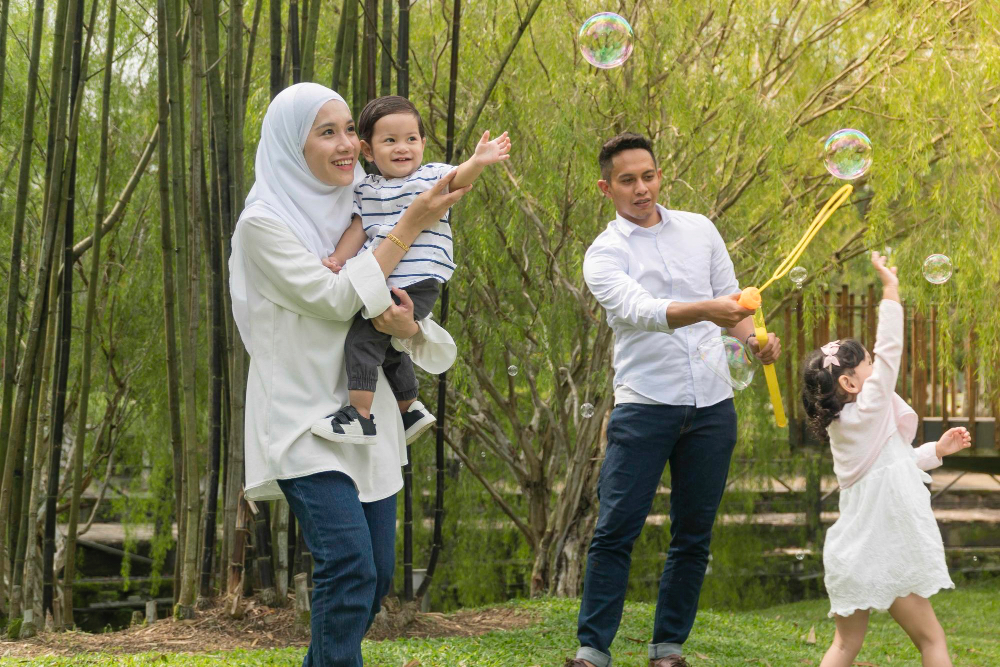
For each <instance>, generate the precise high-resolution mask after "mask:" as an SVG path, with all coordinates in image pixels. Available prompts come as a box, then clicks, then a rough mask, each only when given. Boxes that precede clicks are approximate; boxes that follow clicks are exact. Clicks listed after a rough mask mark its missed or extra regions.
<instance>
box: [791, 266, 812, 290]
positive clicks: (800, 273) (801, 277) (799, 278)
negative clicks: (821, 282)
mask: <svg viewBox="0 0 1000 667" xmlns="http://www.w3.org/2000/svg"><path fill="white" fill-rule="evenodd" d="M806 275H808V274H807V273H806V270H805V269H803V268H802V267H801V266H796V267H795V268H794V269H792V270H791V271H789V272H788V279H789V280H791V281H792V282H793V283H795V289H802V283H803V282H805V279H806Z"/></svg>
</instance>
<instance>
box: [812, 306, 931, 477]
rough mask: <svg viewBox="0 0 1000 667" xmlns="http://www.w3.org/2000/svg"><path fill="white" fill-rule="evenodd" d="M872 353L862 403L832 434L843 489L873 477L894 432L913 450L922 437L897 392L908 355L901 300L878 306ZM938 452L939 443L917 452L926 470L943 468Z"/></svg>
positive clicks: (845, 412)
mask: <svg viewBox="0 0 1000 667" xmlns="http://www.w3.org/2000/svg"><path fill="white" fill-rule="evenodd" d="M873 352H874V355H873V356H874V357H875V359H874V361H873V362H872V374H871V375H870V376H869V377H868V379H867V380H865V383H864V385H863V386H862V387H861V392H860V393H858V397H857V400H855V401H853V402H851V403H848V404H846V405H845V406H844V408H843V409H842V410H841V412H840V416H839V417H837V418H836V419H834V420H833V422H832V423H831V424H830V427H829V429H828V430H827V433H828V434H829V436H830V449H831V451H832V452H833V471H834V472H835V473H836V474H837V481H838V482H839V484H840V488H842V489H846V488H848V487H849V486H851V485H852V484H854V483H855V482H857V481H858V480H859V479H861V478H862V477H863V476H864V474H865V473H866V472H868V470H869V469H870V468H871V467H872V464H873V463H875V460H876V459H877V458H878V455H879V454H880V453H881V452H882V448H883V447H884V446H885V443H886V442H887V441H888V440H889V436H891V435H892V434H893V432H894V431H899V434H900V435H901V436H902V438H903V441H904V442H905V443H906V444H908V445H909V444H910V443H912V442H913V438H914V437H915V436H916V434H917V413H916V412H914V411H913V408H911V407H910V406H909V405H907V404H906V401H904V400H903V399H902V398H900V396H899V394H897V393H896V392H895V386H896V378H897V377H898V375H899V364H900V361H901V358H902V355H903V306H901V305H900V303H899V302H898V301H891V300H889V299H883V300H882V303H881V304H879V309H878V330H877V332H876V334H875V349H874V350H873ZM936 447H937V443H935V442H927V443H924V444H923V445H921V446H920V447H917V448H916V464H917V466H918V467H919V468H920V469H921V470H931V469H932V468H936V467H938V466H940V465H941V463H942V461H941V459H939V458H938V457H937V452H936Z"/></svg>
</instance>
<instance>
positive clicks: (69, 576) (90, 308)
mask: <svg viewBox="0 0 1000 667" xmlns="http://www.w3.org/2000/svg"><path fill="white" fill-rule="evenodd" d="M93 7H94V8H95V10H96V7H97V3H94V5H93ZM117 9H118V3H117V0H110V4H109V6H108V27H107V46H106V49H105V60H104V88H103V92H102V99H101V143H100V153H99V156H98V164H97V207H96V217H95V218H94V245H93V248H92V253H93V254H92V256H91V258H90V262H91V263H90V282H89V284H88V289H87V310H86V314H85V316H84V325H83V368H82V370H81V372H80V373H81V375H80V377H81V380H82V382H81V385H82V386H81V389H80V403H79V406H78V408H77V410H78V413H77V425H76V438H75V443H76V446H75V447H74V450H73V497H72V500H71V503H70V511H69V527H68V530H67V534H66V565H65V570H64V573H63V602H64V605H65V606H64V609H63V623H64V624H65V625H66V627H72V626H73V578H74V576H75V574H76V536H77V525H78V523H79V520H80V495H81V493H82V492H83V450H84V443H85V441H86V437H87V412H88V405H89V402H90V365H91V357H92V347H91V340H92V334H93V328H94V311H95V309H96V305H97V285H98V282H99V281H98V272H99V269H100V258H101V227H102V223H103V222H104V207H105V198H106V192H107V173H108V128H109V118H110V113H111V111H110V106H111V71H112V68H113V65H114V45H115V18H116V14H117ZM93 14H94V12H93V11H92V14H91V21H90V24H91V25H94V18H93ZM69 245H70V246H72V243H70V244H69ZM70 252H71V253H72V250H71V251H70ZM66 261H67V264H65V265H64V268H63V270H64V272H67V273H72V271H71V270H69V267H70V266H72V258H71V257H68V258H67V260H66Z"/></svg>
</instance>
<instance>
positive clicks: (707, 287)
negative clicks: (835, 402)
mask: <svg viewBox="0 0 1000 667" xmlns="http://www.w3.org/2000/svg"><path fill="white" fill-rule="evenodd" d="M657 209H658V210H659V212H660V219H661V222H660V223H659V224H657V225H654V226H653V227H650V228H644V227H640V226H638V225H636V224H634V223H632V222H629V221H628V220H626V219H624V218H623V217H621V216H620V215H619V216H617V217H616V218H615V219H614V220H612V221H611V222H610V223H608V227H607V229H605V230H604V231H603V232H601V235H600V236H598V237H597V239H596V240H595V241H594V242H593V243H592V244H591V246H590V248H588V249H587V254H586V257H585V258H584V261H583V276H584V279H585V280H586V281H587V286H588V287H589V288H590V291H591V292H593V294H594V296H595V297H597V301H598V302H599V303H600V304H601V305H602V306H603V307H604V310H605V312H606V313H607V316H608V325H609V326H610V327H611V329H612V331H613V332H614V334H615V351H614V355H615V356H614V366H615V379H614V386H615V395H616V398H617V402H626V401H627V402H645V403H662V404H666V405H694V406H698V407H704V406H709V405H714V404H716V403H718V402H720V401H722V400H725V399H727V398H729V397H731V396H732V395H733V391H732V388H731V387H730V386H729V384H728V383H726V382H725V381H724V380H722V379H721V378H720V377H718V376H717V375H715V374H714V373H713V372H712V371H711V370H710V369H709V367H708V365H707V364H706V363H705V362H703V361H702V360H701V359H700V357H699V356H698V345H699V344H701V343H702V342H703V341H705V340H706V339H709V338H712V337H713V336H718V335H720V328H719V326H718V325H715V324H712V323H711V322H698V323H695V324H691V325H689V326H686V327H680V328H677V329H671V328H670V323H669V322H668V321H667V306H669V305H670V303H671V302H672V301H683V302H692V301H705V300H708V299H714V298H716V297H719V296H723V295H727V294H735V293H737V292H739V283H738V282H737V280H736V273H735V272H734V270H733V262H732V260H731V259H730V258H729V252H728V251H727V250H726V244H725V242H724V241H723V240H722V236H720V235H719V232H718V230H716V228H715V225H714V224H712V221H711V220H709V219H708V218H706V217H705V216H703V215H699V214H697V213H688V212H686V211H668V210H667V209H665V208H663V207H662V206H660V205H659V204H657ZM623 397H624V398H623ZM642 398H645V399H648V400H645V401H643V400H641V399H642Z"/></svg>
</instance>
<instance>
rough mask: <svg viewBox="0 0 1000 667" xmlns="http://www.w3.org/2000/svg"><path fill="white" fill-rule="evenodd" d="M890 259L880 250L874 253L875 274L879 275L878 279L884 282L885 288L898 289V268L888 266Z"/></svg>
mask: <svg viewBox="0 0 1000 667" xmlns="http://www.w3.org/2000/svg"><path fill="white" fill-rule="evenodd" d="M888 259H889V258H888V257H884V256H883V255H882V254H881V253H879V251H878V250H873V251H872V266H874V267H875V273H877V274H878V279H879V280H881V281H882V286H883V287H898V286H899V278H897V277H896V267H895V266H893V267H891V268H890V267H889V266H886V262H887V261H888Z"/></svg>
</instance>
